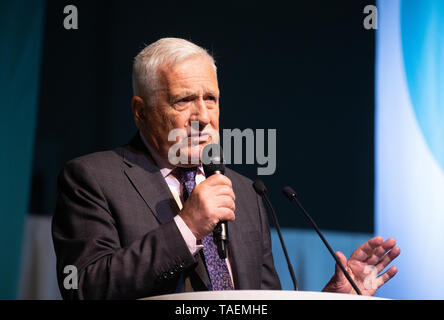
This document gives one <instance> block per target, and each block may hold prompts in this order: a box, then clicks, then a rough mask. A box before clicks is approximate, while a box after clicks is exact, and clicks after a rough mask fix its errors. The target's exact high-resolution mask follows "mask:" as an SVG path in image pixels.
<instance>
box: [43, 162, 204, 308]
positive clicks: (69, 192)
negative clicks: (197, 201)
mask: <svg viewBox="0 0 444 320" xmlns="http://www.w3.org/2000/svg"><path fill="white" fill-rule="evenodd" d="M52 236H53V242H54V249H55V252H56V257H57V278H58V283H59V287H60V291H61V293H62V296H63V298H64V299H137V298H142V297H146V296H152V295H156V294H162V293H168V292H174V290H175V287H176V285H177V282H178V279H179V276H180V274H181V273H182V272H183V271H184V270H186V269H188V268H191V267H192V266H194V265H195V263H196V260H195V258H194V257H193V256H192V255H191V253H190V251H189V250H188V247H187V245H186V243H185V241H184V239H183V237H182V236H181V234H180V231H179V230H178V228H177V226H176V224H175V223H174V221H171V222H168V223H166V224H163V225H160V226H159V227H157V228H155V229H154V230H152V231H150V232H147V233H146V234H145V235H144V236H143V237H142V238H141V239H139V240H137V241H134V242H133V243H131V244H130V245H129V246H127V247H122V246H121V244H120V241H119V234H118V227H117V226H116V221H115V219H114V217H113V213H112V211H111V210H110V208H109V206H108V203H107V199H106V197H105V195H104V194H103V193H102V190H101V188H100V182H99V181H97V180H96V179H95V177H94V172H93V170H91V169H90V168H89V166H88V164H87V163H84V162H83V161H82V160H80V159H77V160H73V161H71V162H69V163H67V165H66V166H65V168H64V169H63V171H62V172H61V174H60V175H59V179H58V185H57V204H56V210H55V214H54V217H53V221H52ZM72 266H74V267H75V268H76V270H77V279H76V278H75V277H74V278H73V277H71V278H68V273H67V270H72ZM71 275H73V274H71ZM68 280H69V281H68ZM73 282H74V283H73Z"/></svg>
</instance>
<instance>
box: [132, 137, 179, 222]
mask: <svg viewBox="0 0 444 320" xmlns="http://www.w3.org/2000/svg"><path fill="white" fill-rule="evenodd" d="M123 161H124V162H125V163H126V165H127V166H126V167H125V169H124V171H125V174H126V176H127V177H128V179H129V180H130V181H131V183H132V185H133V186H134V188H135V189H136V190H137V192H138V193H139V194H140V196H141V197H142V199H143V200H144V201H145V203H146V204H147V206H148V207H149V208H150V209H151V211H152V212H153V214H154V216H155V217H156V218H157V220H158V221H159V223H160V224H164V223H166V222H169V221H171V220H172V219H173V217H174V216H175V215H176V214H177V213H178V212H179V207H178V206H177V203H176V201H175V200H174V198H173V195H172V194H171V191H170V189H169V187H168V185H167V183H166V182H165V179H164V177H163V176H162V174H161V172H160V170H159V168H158V167H157V166H156V165H155V164H154V160H153V159H152V157H151V156H150V154H149V152H148V150H147V148H146V147H145V146H144V144H143V142H142V139H141V138H140V136H139V133H137V135H136V136H135V137H134V139H133V140H132V141H131V142H130V144H129V145H127V146H124V147H123Z"/></svg>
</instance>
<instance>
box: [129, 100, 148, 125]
mask: <svg viewBox="0 0 444 320" xmlns="http://www.w3.org/2000/svg"><path fill="white" fill-rule="evenodd" d="M131 109H132V110H133V114H134V119H135V120H136V124H137V126H139V123H143V122H144V121H145V103H144V101H143V99H142V98H141V97H139V96H134V97H133V98H132V99H131Z"/></svg>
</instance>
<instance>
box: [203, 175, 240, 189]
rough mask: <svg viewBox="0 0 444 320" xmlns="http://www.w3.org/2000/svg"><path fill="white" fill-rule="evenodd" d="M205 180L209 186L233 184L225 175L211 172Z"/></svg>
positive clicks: (230, 185)
mask: <svg viewBox="0 0 444 320" xmlns="http://www.w3.org/2000/svg"><path fill="white" fill-rule="evenodd" d="M205 181H206V182H207V184H209V185H211V186H216V185H227V186H229V187H232V186H233V185H232V183H231V180H230V179H229V178H228V177H227V176H224V175H223V174H213V175H212V176H210V177H208V178H206V179H205ZM205 181H204V182H205Z"/></svg>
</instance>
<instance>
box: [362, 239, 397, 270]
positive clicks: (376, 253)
mask: <svg viewBox="0 0 444 320" xmlns="http://www.w3.org/2000/svg"><path fill="white" fill-rule="evenodd" d="M395 245H396V240H395V239H393V238H389V239H387V240H386V241H384V243H382V244H381V245H380V246H378V247H377V248H375V249H374V250H373V252H372V254H371V255H370V256H369V257H368V258H367V260H366V261H365V262H366V263H367V264H369V265H373V266H374V265H376V264H378V263H379V262H380V260H381V258H382V257H384V255H385V254H386V253H387V252H389V251H390V250H392V248H393V247H394V246H395Z"/></svg>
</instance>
